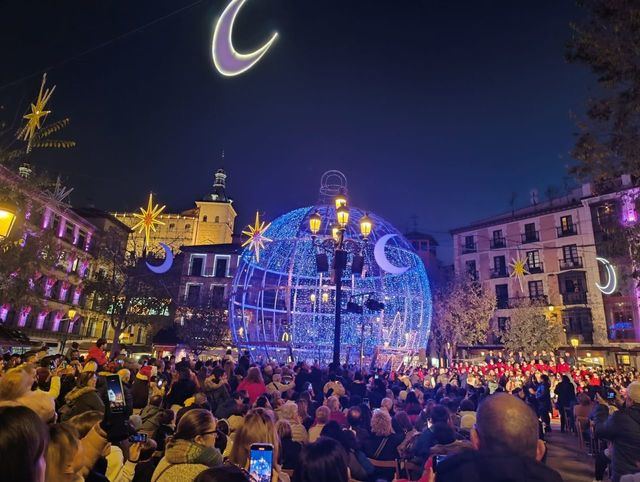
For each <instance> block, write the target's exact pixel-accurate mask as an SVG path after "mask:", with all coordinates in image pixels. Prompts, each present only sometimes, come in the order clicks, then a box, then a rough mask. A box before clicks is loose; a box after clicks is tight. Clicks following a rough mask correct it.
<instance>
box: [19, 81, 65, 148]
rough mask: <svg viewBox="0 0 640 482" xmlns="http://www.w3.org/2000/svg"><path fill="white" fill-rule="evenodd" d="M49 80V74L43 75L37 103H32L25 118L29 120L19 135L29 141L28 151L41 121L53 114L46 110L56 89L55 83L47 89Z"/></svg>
mask: <svg viewBox="0 0 640 482" xmlns="http://www.w3.org/2000/svg"><path fill="white" fill-rule="evenodd" d="M46 82H47V74H44V75H43V76H42V84H41V85H40V92H38V98H37V99H36V103H35V104H31V112H30V113H29V114H26V115H25V116H24V119H26V120H27V124H26V125H25V126H24V128H23V129H22V130H21V131H20V133H19V135H18V137H19V138H21V139H22V140H25V141H27V152H29V151H30V150H31V140H32V139H33V136H34V135H35V133H36V131H37V130H38V129H40V127H42V126H41V122H42V121H43V120H44V118H45V117H46V116H47V115H49V114H51V111H50V110H45V109H46V106H47V102H49V99H51V96H52V95H53V91H54V90H56V86H55V85H54V86H53V87H52V88H51V89H45V87H44V86H45V84H46Z"/></svg>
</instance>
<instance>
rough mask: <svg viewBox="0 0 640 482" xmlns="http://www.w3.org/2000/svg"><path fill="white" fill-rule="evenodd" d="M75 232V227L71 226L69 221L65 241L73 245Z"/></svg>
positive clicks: (65, 227)
mask: <svg viewBox="0 0 640 482" xmlns="http://www.w3.org/2000/svg"><path fill="white" fill-rule="evenodd" d="M74 231H75V226H74V225H73V224H71V223H70V222H69V221H67V222H66V224H65V226H64V240H65V241H68V242H70V243H73V232H74Z"/></svg>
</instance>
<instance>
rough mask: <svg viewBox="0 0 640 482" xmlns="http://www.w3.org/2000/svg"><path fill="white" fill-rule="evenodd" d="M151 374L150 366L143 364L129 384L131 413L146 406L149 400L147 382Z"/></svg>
mask: <svg viewBox="0 0 640 482" xmlns="http://www.w3.org/2000/svg"><path fill="white" fill-rule="evenodd" d="M151 375H152V368H151V367H150V366H148V365H145V366H143V367H142V368H140V370H138V373H136V378H135V380H134V381H133V384H132V385H131V395H132V397H133V413H140V411H141V410H142V409H143V408H144V407H146V406H147V403H148V401H149V395H150V393H149V384H150V381H149V380H150V378H151Z"/></svg>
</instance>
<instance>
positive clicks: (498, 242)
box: [489, 238, 507, 249]
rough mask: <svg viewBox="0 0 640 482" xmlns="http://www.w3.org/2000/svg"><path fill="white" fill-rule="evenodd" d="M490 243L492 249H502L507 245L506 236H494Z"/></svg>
mask: <svg viewBox="0 0 640 482" xmlns="http://www.w3.org/2000/svg"><path fill="white" fill-rule="evenodd" d="M489 244H490V247H491V249H502V248H506V247H507V240H506V239H505V238H493V239H492V240H491V241H490V243H489Z"/></svg>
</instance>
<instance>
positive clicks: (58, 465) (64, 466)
mask: <svg viewBox="0 0 640 482" xmlns="http://www.w3.org/2000/svg"><path fill="white" fill-rule="evenodd" d="M79 447H80V439H79V437H78V431H77V430H76V429H75V428H74V427H73V426H72V425H69V424H68V423H56V424H54V425H51V427H49V445H48V447H47V455H46V459H47V475H46V478H45V480H46V481H47V482H67V481H69V480H71V479H72V477H69V476H70V475H72V473H70V472H69V471H68V467H69V466H72V465H73V462H74V458H75V457H76V455H77V453H78V448H79ZM72 470H74V469H73V467H72Z"/></svg>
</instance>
